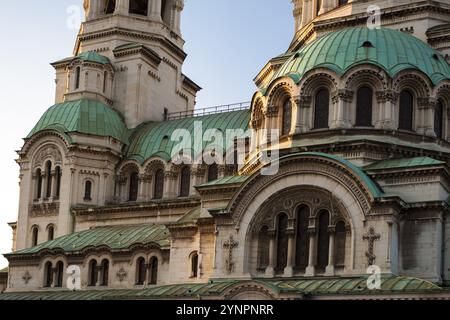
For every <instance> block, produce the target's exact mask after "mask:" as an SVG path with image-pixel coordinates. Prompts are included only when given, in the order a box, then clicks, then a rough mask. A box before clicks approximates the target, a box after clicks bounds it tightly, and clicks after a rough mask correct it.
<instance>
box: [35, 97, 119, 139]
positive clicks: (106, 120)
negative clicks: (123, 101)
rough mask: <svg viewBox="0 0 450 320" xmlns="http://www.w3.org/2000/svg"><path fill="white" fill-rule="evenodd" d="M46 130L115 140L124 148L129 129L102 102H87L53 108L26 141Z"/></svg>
mask: <svg viewBox="0 0 450 320" xmlns="http://www.w3.org/2000/svg"><path fill="white" fill-rule="evenodd" d="M44 130H56V131H58V132H60V133H63V134H66V133H71V132H78V133H83V134H87V135H95V136H102V137H112V138H114V139H116V140H118V141H120V142H122V143H125V144H126V143H127V141H128V129H127V127H126V125H125V123H124V122H123V120H122V118H121V117H120V115H119V114H118V113H117V112H116V111H114V110H113V109H111V108H110V107H108V106H107V105H105V104H103V103H101V102H99V101H93V100H87V99H82V100H76V101H69V102H64V103H60V104H56V105H54V106H53V107H51V108H50V109H48V110H47V111H46V112H45V113H44V115H43V116H42V117H41V119H40V120H39V122H38V123H37V124H36V126H35V127H34V128H33V130H32V131H31V132H30V134H29V135H28V136H27V139H28V138H31V137H32V136H33V135H35V134H36V133H38V132H40V131H44Z"/></svg>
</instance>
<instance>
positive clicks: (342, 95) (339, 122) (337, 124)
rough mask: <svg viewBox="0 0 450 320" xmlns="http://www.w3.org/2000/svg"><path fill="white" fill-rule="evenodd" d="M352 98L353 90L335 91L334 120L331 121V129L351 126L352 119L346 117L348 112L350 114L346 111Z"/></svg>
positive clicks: (333, 100)
mask: <svg viewBox="0 0 450 320" xmlns="http://www.w3.org/2000/svg"><path fill="white" fill-rule="evenodd" d="M352 100H353V92H352V91H349V90H337V91H335V92H334V93H333V98H332V102H333V113H332V114H333V120H332V121H331V129H344V128H348V127H350V119H348V117H346V114H348V112H346V111H347V108H348V105H349V104H350V103H351V102H352Z"/></svg>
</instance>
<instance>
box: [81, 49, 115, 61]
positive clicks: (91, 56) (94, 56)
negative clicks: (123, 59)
mask: <svg viewBox="0 0 450 320" xmlns="http://www.w3.org/2000/svg"><path fill="white" fill-rule="evenodd" d="M75 59H80V60H83V61H89V62H95V63H99V64H109V63H111V62H110V61H109V59H108V58H107V57H105V56H102V55H101V54H98V53H97V52H94V51H86V52H83V53H80V54H79V55H77V56H76V57H75Z"/></svg>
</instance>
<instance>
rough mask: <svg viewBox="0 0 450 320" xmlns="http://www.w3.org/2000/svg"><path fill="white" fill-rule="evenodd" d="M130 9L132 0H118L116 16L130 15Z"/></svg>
mask: <svg viewBox="0 0 450 320" xmlns="http://www.w3.org/2000/svg"><path fill="white" fill-rule="evenodd" d="M129 8H130V0H117V1H116V11H115V12H114V13H115V14H120V15H128V13H129Z"/></svg>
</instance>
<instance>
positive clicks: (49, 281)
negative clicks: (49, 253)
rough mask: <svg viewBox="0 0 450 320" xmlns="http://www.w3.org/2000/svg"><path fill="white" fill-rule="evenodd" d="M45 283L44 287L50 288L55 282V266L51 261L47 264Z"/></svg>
mask: <svg viewBox="0 0 450 320" xmlns="http://www.w3.org/2000/svg"><path fill="white" fill-rule="evenodd" d="M44 279H45V283H44V287H46V288H50V287H51V286H52V283H53V267H52V263H51V262H47V263H46V264H45V278H44Z"/></svg>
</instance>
